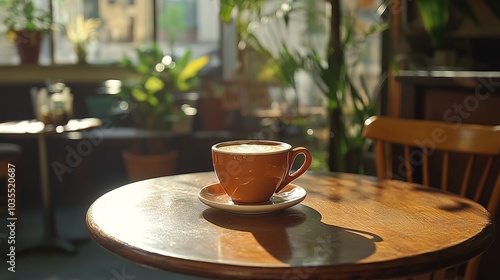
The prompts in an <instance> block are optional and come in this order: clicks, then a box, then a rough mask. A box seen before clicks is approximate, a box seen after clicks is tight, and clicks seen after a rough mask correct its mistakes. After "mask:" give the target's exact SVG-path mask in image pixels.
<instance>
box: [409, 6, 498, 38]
mask: <svg viewBox="0 0 500 280" xmlns="http://www.w3.org/2000/svg"><path fill="white" fill-rule="evenodd" d="M483 2H484V4H485V5H486V6H487V7H488V8H489V9H490V10H491V11H492V12H493V14H495V16H496V17H497V18H500V2H499V1H497V0H483ZM415 3H416V6H417V8H418V10H419V11H420V14H421V17H422V22H423V24H424V29H425V30H426V32H427V33H428V34H429V36H430V38H431V41H432V43H433V45H434V46H439V45H440V44H441V43H442V42H443V40H445V39H446V36H447V34H448V30H447V28H448V20H449V18H450V12H451V9H452V8H453V9H455V10H456V11H457V12H458V13H459V14H461V15H462V16H463V17H464V18H467V19H469V20H471V21H472V22H474V23H475V24H478V23H479V21H478V19H477V16H476V14H475V13H474V9H473V8H472V5H471V1H470V0H453V1H452V0H442V1H435V0H415Z"/></svg>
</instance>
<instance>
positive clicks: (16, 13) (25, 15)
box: [0, 0, 52, 32]
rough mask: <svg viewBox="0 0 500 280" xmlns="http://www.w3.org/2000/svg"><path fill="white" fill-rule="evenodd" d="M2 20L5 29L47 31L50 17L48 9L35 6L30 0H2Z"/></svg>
mask: <svg viewBox="0 0 500 280" xmlns="http://www.w3.org/2000/svg"><path fill="white" fill-rule="evenodd" d="M0 6H1V7H3V9H4V11H3V15H4V16H3V19H2V20H3V22H4V23H5V25H6V26H7V31H8V32H11V31H27V32H33V31H39V30H42V31H48V30H50V29H51V25H52V19H51V17H50V13H49V12H48V11H45V10H42V9H40V8H37V7H36V6H35V4H34V3H33V1H32V0H2V1H0Z"/></svg>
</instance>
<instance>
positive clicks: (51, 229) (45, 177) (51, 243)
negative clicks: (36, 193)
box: [17, 134, 76, 253]
mask: <svg viewBox="0 0 500 280" xmlns="http://www.w3.org/2000/svg"><path fill="white" fill-rule="evenodd" d="M38 156H39V161H40V183H41V192H42V211H43V237H42V239H41V240H33V241H30V242H23V243H22V244H21V245H20V246H18V250H17V251H18V252H22V251H28V250H36V249H55V250H61V251H65V252H68V253H73V252H76V247H75V246H74V245H73V244H71V243H70V242H69V241H68V240H65V239H61V238H59V237H58V235H57V228H56V222H55V215H54V208H53V205H52V201H51V191H50V181H49V166H48V156H47V142H46V137H45V135H44V134H39V135H38Z"/></svg>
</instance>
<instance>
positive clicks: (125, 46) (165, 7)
mask: <svg viewBox="0 0 500 280" xmlns="http://www.w3.org/2000/svg"><path fill="white" fill-rule="evenodd" d="M49 1H50V0H35V3H36V6H37V7H43V8H46V9H47V10H48V9H49V3H50V2H49ZM218 7H219V5H218V0H209V1H207V0H156V1H149V0H147V1H131V0H114V1H110V0H71V1H69V0H52V18H53V21H54V30H53V32H52V37H51V38H49V37H47V38H46V39H45V42H44V43H43V45H42V50H41V55H40V60H39V61H40V64H43V65H50V64H72V63H75V61H76V54H75V52H74V50H73V48H72V44H71V43H70V41H69V40H68V37H67V35H66V28H65V26H67V25H68V24H70V23H72V21H74V20H75V19H76V18H77V17H78V16H83V18H84V19H89V18H96V19H98V20H99V22H100V26H99V29H98V33H97V40H95V41H92V42H91V43H90V44H89V45H88V53H87V62H88V63H91V64H110V63H116V62H118V61H120V60H121V58H122V57H123V56H124V55H133V54H134V52H133V49H134V48H135V47H137V46H140V45H142V44H146V43H150V42H152V41H156V42H158V44H159V45H160V46H162V47H164V48H165V50H166V51H167V50H168V51H172V52H173V51H186V50H187V49H192V50H193V57H195V56H198V55H202V54H206V53H211V52H217V51H218V50H219V48H220V43H219V41H220V40H219V38H220V30H219V29H220V21H219V17H218V12H219V10H218ZM0 24H1V23H0ZM0 28H1V29H2V31H4V30H5V26H0ZM18 63H19V59H18V57H17V54H16V50H15V48H14V46H13V44H12V43H10V42H9V41H8V40H7V38H6V36H2V38H0V64H13V65H16V64H18Z"/></svg>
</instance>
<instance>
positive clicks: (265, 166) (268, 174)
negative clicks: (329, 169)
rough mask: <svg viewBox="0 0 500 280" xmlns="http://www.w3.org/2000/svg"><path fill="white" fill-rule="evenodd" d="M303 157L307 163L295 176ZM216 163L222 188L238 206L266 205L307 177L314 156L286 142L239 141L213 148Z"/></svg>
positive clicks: (219, 144)
mask: <svg viewBox="0 0 500 280" xmlns="http://www.w3.org/2000/svg"><path fill="white" fill-rule="evenodd" d="M299 155H303V156H304V161H303V163H302V165H301V166H300V167H299V168H298V169H297V170H295V171H294V172H293V173H291V168H292V165H293V162H294V161H295V159H296V157H297V156H299ZM212 162H213V166H214V171H215V174H216V175H217V178H218V179H219V183H220V185H221V187H222V188H223V189H224V191H225V192H226V194H227V195H228V196H229V197H230V198H231V200H232V201H233V202H234V203H262V202H267V201H269V199H270V198H271V197H272V196H273V194H274V193H277V192H279V191H280V190H281V189H282V188H284V187H285V186H286V185H288V184H289V183H290V182H292V181H293V180H295V179H297V178H298V177H299V176H301V175H302V174H304V172H306V171H307V169H308V168H309V166H310V165H311V162H312V156H311V153H310V152H309V151H308V150H307V149H306V148H304V147H296V148H292V146H291V145H290V144H288V143H284V142H277V141H269V140H238V141H228V142H222V143H218V144H215V145H213V146H212Z"/></svg>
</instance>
